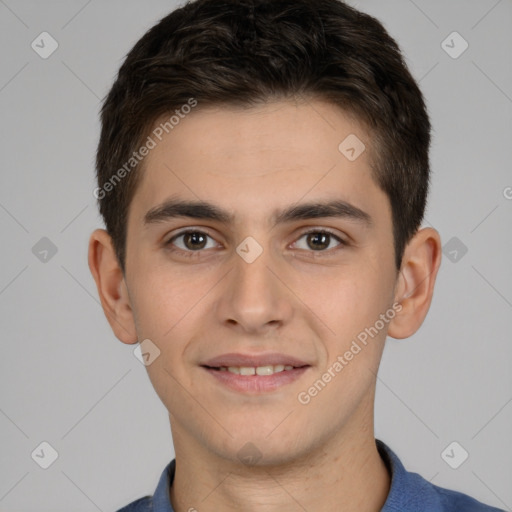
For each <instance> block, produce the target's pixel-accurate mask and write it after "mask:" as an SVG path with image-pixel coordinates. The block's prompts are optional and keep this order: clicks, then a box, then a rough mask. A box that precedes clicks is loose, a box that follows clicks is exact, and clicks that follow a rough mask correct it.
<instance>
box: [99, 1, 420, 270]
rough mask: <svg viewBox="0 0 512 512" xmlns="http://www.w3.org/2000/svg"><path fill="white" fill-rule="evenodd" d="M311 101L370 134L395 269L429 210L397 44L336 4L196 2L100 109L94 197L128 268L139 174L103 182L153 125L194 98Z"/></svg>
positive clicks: (413, 94) (122, 73) (159, 33)
mask: <svg viewBox="0 0 512 512" xmlns="http://www.w3.org/2000/svg"><path fill="white" fill-rule="evenodd" d="M306 96H307V97H311V98H318V99H322V100H327V101H329V102H331V103H333V104H335V105H338V106H340V107H342V108H343V110H344V111H345V112H347V113H348V114H351V115H353V116H355V118H356V119H357V120H358V121H359V122H361V123H362V125H363V126H365V127H366V128H367V129H368V133H369V134H370V135H371V140H370V142H371V146H372V151H371V153H370V154H371V155H372V159H371V160H372V173H373V178H374V180H375V182H376V183H377V184H378V185H379V187H380V188H381V189H382V190H383V191H384V192H385V193H386V194H387V196H388V197H389V200H390V204H391V210H392V219H393V236H394V245H395V262H396V267H397V269H399V268H400V265H401V260H402V256H403V250H404V248H405V245H406V244H407V242H408V241H409V240H410V238H411V237H412V236H413V235H414V233H415V232H416V231H417V230H418V228H419V226H420V223H421V221H422V219H423V215H424V210H425V205H426V199H427V193H428V187H429V174H430V169H429V146H430V121H429V118H428V114H427V111H426V106H425V103H424V100H423V96H422V93H421V91H420V89H419V88H418V85H417V84H416V82H415V80H414V78H413V77H412V76H411V74H410V72H409V71H408V69H407V66H406V64H405V62H404V60H403V58H402V55H401V53H400V50H399V48H398V45H397V44H396V42H395V41H394V40H393V38H391V37H390V36H389V34H388V33H387V32H386V30H385V28H384V27H383V26H382V24H381V23H380V22H379V21H377V20H376V19H375V18H373V17H371V16H369V15H367V14H364V13H361V12H359V11H357V10H356V9H354V8H352V7H350V6H348V5H347V4H345V3H344V2H342V1H340V0H196V1H192V2H188V3H186V4H185V5H184V6H182V7H180V8H179V9H176V10H175V11H173V12H171V13H170V14H169V15H168V16H166V17H165V18H163V19H162V20H160V21H159V22H158V23H157V24H156V25H155V26H153V27H152V28H151V29H150V30H149V31H148V32H147V33H146V34H145V35H144V36H143V37H142V38H141V39H140V40H139V41H138V42H137V43H136V44H135V46H134V47H133V48H132V50H131V51H130V52H129V53H128V55H127V57H126V59H125V61H124V63H123V64H122V66H121V68H120V70H119V73H118V76H117V78H116V80H115V82H114V84H113V86H112V88H111V90H110V92H109V93H108V95H107V97H106V99H105V101H104V103H103V107H102V110H101V123H102V129H101V136H100V140H99V144H98V151H97V155H96V170H97V179H98V189H96V191H101V194H96V196H97V198H98V201H99V208H100V212H101V214H102V216H103V219H104V221H105V226H106V229H107V231H108V232H109V234H110V236H111V237H112V240H113V245H114V248H115V251H116V255H117V258H118V261H119V264H120V266H121V268H122V269H123V271H124V268H125V257H126V254H125V245H126V231H127V229H126V228H127V218H128V209H129V206H130V202H131V200H132V198H133V195H134V192H135V189H136V186H137V182H138V177H139V176H140V173H141V172H142V167H141V165H136V166H133V171H131V170H129V171H131V172H124V173H122V175H123V179H120V180H118V182H116V183H114V184H113V185H112V186H109V187H108V193H106V190H107V187H105V184H107V183H111V184H112V177H113V176H114V174H115V173H116V171H117V170H121V168H122V167H123V165H124V166H125V169H126V162H127V161H128V160H129V159H130V158H131V157H132V154H133V153H134V151H137V149H138V148H139V147H140V146H141V144H143V141H144V140H145V139H146V137H147V136H148V134H149V133H151V130H152V129H153V127H154V125H155V123H156V122H157V120H159V119H160V118H161V117H162V116H163V115H167V114H172V113H173V112H174V111H175V109H178V108H180V107H181V106H182V105H185V104H187V103H189V102H190V99H191V98H194V101H197V102H198V104H199V106H210V105H223V104H224V105H238V106H242V107H243V106H247V107H249V106H254V105H257V104H259V103H262V102H266V101H269V100H273V99H287V98H300V97H302V98H304V97H306ZM340 142H341V141H340ZM118 177H119V174H118ZM109 180H110V181H109Z"/></svg>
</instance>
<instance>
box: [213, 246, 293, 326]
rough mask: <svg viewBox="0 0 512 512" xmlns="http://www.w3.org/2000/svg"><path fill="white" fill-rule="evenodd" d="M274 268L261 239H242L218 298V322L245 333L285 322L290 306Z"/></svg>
mask: <svg viewBox="0 0 512 512" xmlns="http://www.w3.org/2000/svg"><path fill="white" fill-rule="evenodd" d="M260 239H261V238H260ZM277 266H278V262H277V261H276V259H275V258H274V257H273V251H272V250H271V249H270V248H269V246H268V244H266V243H265V242H264V241H263V240H262V239H261V243H260V242H258V241H257V240H256V238H253V237H247V238H246V239H244V240H243V241H242V242H241V243H240V244H239V245H238V247H237V248H236V254H235V255H234V258H233V271H232V272H230V276H229V278H228V284H227V286H228V289H227V290H225V293H223V296H222V297H221V305H222V307H221V308H220V310H219V311H220V314H221V315H222V318H221V320H222V321H224V322H227V321H228V322H230V323H233V322H235V323H236V324H239V325H241V326H242V327H244V328H245V329H247V330H257V329H260V328H262V327H264V326H265V325H267V324H269V323H274V324H275V323H276V322H284V321H286V320H287V319H288V317H289V315H290V314H291V305H290V304H289V303H288V301H289V297H288V296H287V294H286V289H285V287H283V286H282V284H281V283H280V281H279V280H278V279H276V277H275V275H274V272H275V270H274V268H276V267H277ZM270 269H272V270H274V272H272V271H271V270H270Z"/></svg>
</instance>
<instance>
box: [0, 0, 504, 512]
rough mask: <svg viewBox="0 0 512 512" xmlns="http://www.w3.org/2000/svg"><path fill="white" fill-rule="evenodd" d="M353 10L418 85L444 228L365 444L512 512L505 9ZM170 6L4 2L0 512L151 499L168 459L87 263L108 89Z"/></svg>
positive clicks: (154, 414) (384, 373)
mask: <svg viewBox="0 0 512 512" xmlns="http://www.w3.org/2000/svg"><path fill="white" fill-rule="evenodd" d="M351 3H352V4H353V5H354V6H356V7H359V8H360V9H362V10H364V11H366V12H368V13H370V14H372V15H375V16H376V17H377V18H379V19H380V20H381V21H382V22H383V23H384V24H385V26H386V27H387V29H388V30H389V31H390V33H391V35H392V36H394V37H395V38H396V39H397V40H398V42H399V44H400V45H401V47H402V49H403V51H404V54H405V56H406V58H407V62H408V64H409V65H410V68H411V71H412V72H413V74H414V76H415V77H416V78H417V79H418V80H420V86H421V88H422V90H423V91H424V93H425V96H426V99H427V101H428V106H429V111H430V114H431V118H432V123H433V126H434V140H433V147H432V153H431V155H432V169H433V183H432V191H431V197H430V203H429V208H428V212H427V216H426V222H425V225H432V226H434V227H435V228H436V229H438V230H439V232H440V234H441V236H442V239H443V244H446V243H448V241H449V240H450V239H452V238H453V237H456V240H454V241H452V242H451V244H452V245H449V246H448V248H447V249H446V251H445V252H446V254H447V256H445V257H444V258H443V263H442V266H441V270H440V274H439V277H438V282H437V288H436V292H435V294H434V300H433V304H432V307H431V310H430V313H429V316H428V318H427V320H426V321H425V323H424V325H423V326H422V327H421V329H420V330H419V332H418V333H417V334H416V335H414V336H413V337H412V338H411V339H409V340H403V341H396V340H393V339H389V340H388V344H387V348H386V350H385V355H384V359H383V362H382V367H381V371H380V375H379V381H378V390H377V403H376V416H377V420H376V433H377V437H379V438H380V439H382V440H384V441H385V442H387V443H388V444H389V445H390V446H391V447H392V448H393V449H394V450H395V451H396V452H397V453H398V455H399V456H400V457H401V458H402V460H403V462H404V464H405V465H406V466H407V467H408V469H410V470H413V471H416V472H419V473H421V474H422V475H423V476H424V477H425V478H427V479H428V480H431V481H432V482H433V483H435V484H437V485H441V486H445V487H449V488H454V489H457V490H461V491H463V492H466V493H470V494H471V495H473V496H474V497H476V498H477V499H480V500H482V501H484V502H487V503H490V504H493V505H495V506H497V507H500V508H503V509H505V510H511V507H512V486H511V482H512V464H511V460H512V441H511V437H510V432H511V425H512V422H511V420H512V403H511V402H512V372H511V371H510V368H511V360H512V343H511V336H510V319H511V316H512V315H511V313H512V274H511V270H510V254H511V253H512V251H511V249H512V229H510V227H511V220H512V199H511V198H512V188H507V187H512V173H511V170H510V169H511V164H510V161H511V156H512V155H511V151H510V147H511V142H512V121H511V120H512V115H511V114H512V66H511V59H510V51H511V49H512V2H511V1H510V0H501V1H497V0H479V1H475V0H473V1H467V0H456V1H449V2H446V1H441V0H436V1H426V0H415V1H412V0H385V1H382V0H381V1H378V0H361V1H359V2H355V1H352V2H351ZM175 5H176V3H175V2H173V1H156V0H154V1H151V2H136V1H121V0H116V1H103V2H100V1H99V0H92V1H89V2H87V1H85V0H80V1H60V2H58V1H52V2H50V1H46V2H41V1H37V2H36V1H26V0H20V1H15V0H0V34H1V38H2V43H1V45H0V54H1V59H2V60H1V62H2V65H1V71H0V106H1V112H2V123H1V124H2V134H1V144H2V165H1V173H0V176H1V182H0V227H1V233H2V244H1V247H2V251H1V263H2V264H1V267H0V308H1V318H0V322H1V324H0V325H1V328H2V359H1V363H0V364H1V368H0V390H1V391H0V393H1V395H0V434H1V454H0V510H1V511H15V510H16V511H36V510H37V511H50V510H51V511H53V512H58V511H67V512H68V511H70V510H74V511H94V510H101V511H109V510H116V509H117V508H118V507H120V506H122V505H124V504H126V503H128V502H129V501H131V500H134V499H136V498H138V497H141V496H142V495H144V494H152V493H153V491H154V488H155V486H156V483H157V479H158V477H159V476H160V473H161V471H162V470H163V468H164V466H165V465H166V464H167V463H168V461H169V460H170V459H171V458H172V457H173V451H172V439H171V435H170V430H169V425H168V417H167V411H166V410H165V408H164V407H163V405H162V403H161V402H160V400H159V399H158V397H157V395H156V393H155V392H154V391H153V389H152V386H151V384H150V382H149V379H148V377H147V374H146V370H145V368H144V366H143V365H142V364H141V363H139V361H138V360H137V359H136V358H135V357H134V355H133V348H134V347H133V346H127V345H123V344H122V343H120V342H119V341H117V339H116V338H115V337H114V336H113V334H112V332H111V331H110V328H109V326H108V324H107V321H106V320H105V318H104V316H103V312H102V310H101V308H100V305H99V302H98V298H97V293H96V289H95V285H94V282H93V280H92V277H91V276H90V274H89V270H88V267H87V261H86V254H87V243H88V237H89V234H90V232H91V231H92V230H93V229H94V228H95V227H98V226H101V220H100V218H99V215H98V214H97V211H96V206H95V200H94V197H93V194H92V191H93V189H94V186H95V185H94V178H93V169H94V167H93V158H94V151H95V146H96V143H97V139H98V135H99V123H98V109H99V102H100V99H101V98H102V97H103V96H104V95H105V94H106V93H107V91H108V88H109V87H110V85H111V84H112V80H113V77H114V75H115V73H117V69H118V67H119V65H120V63H121V60H122V58H123V57H124V55H125V54H126V52H127V51H128V50H129V49H130V48H131V46H132V45H133V44H134V43H135V42H136V40H137V39H138V38H139V37H140V36H142V34H143V33H144V32H145V31H146V30H147V29H148V28H149V27H150V26H151V25H152V24H154V23H155V22H156V21H157V20H159V19H160V18H161V17H163V16H164V15H165V14H167V13H168V12H169V11H170V10H172V8H173V7H174V6H175ZM43 31H47V32H49V33H50V34H51V35H52V37H53V38H54V39H55V40H57V42H58V44H59V47H58V49H57V50H56V51H55V53H53V54H52V55H51V56H50V57H49V58H47V59H42V58H41V57H40V56H39V55H38V54H37V53H36V52H35V51H34V50H33V49H32V48H31V42H32V41H33V40H35V39H36V37H37V36H38V35H39V34H40V33H41V32H43ZM453 31H457V32H458V33H460V34H461V36H462V37H463V38H464V39H465V40H466V41H467V42H468V43H469V48H468V49H467V50H466V51H465V52H464V53H463V54H462V55H460V56H459V57H458V58H456V59H455V58H452V57H451V56H450V55H448V53H447V52H446V51H445V50H444V49H443V47H442V46H441V43H442V41H444V40H445V39H446V37H447V36H448V35H449V34H451V33H452V32H453ZM445 44H449V45H450V46H453V48H452V49H451V51H452V52H453V51H457V50H459V49H460V48H461V41H460V40H458V39H455V40H454V42H453V43H452V42H451V40H450V39H448V42H447V43H445ZM46 48H48V46H46ZM507 197H508V198H507ZM43 237H47V238H48V239H50V240H51V242H52V243H53V244H54V245H55V247H56V248H57V253H56V254H55V255H52V253H51V252H49V253H48V254H47V255H45V254H44V252H41V251H42V250H43V249H44V248H45V247H47V244H48V242H47V241H43V242H39V241H40V239H41V238H43ZM38 242H39V245H36V244H37V243H38ZM45 244H46V245H45ZM462 244H463V245H462ZM34 246H36V248H35V249H34V250H33V247H34ZM463 246H465V247H467V253H466V254H464V255H463V250H462V249H463ZM453 251H456V253H454V252H453ZM450 252H451V254H449V253H450ZM34 253H35V254H34ZM455 256H456V260H455V261H451V260H450V258H452V259H454V258H455ZM44 257H46V261H41V258H43V259H44ZM43 441H46V442H48V443H50V445H51V446H53V447H54V449H55V450H56V451H57V452H58V458H57V460H56V461H55V462H54V463H53V464H52V465H51V466H50V467H49V468H48V469H42V468H41V467H40V466H39V465H38V464H36V462H35V460H34V459H36V460H37V457H34V459H33V458H32V457H31V454H32V452H33V451H34V449H36V448H37V447H38V446H39V445H40V443H41V442H43ZM452 441H457V442H458V443H459V444H460V445H461V446H462V447H463V448H464V449H465V450H467V452H469V458H468V459H467V460H466V461H465V462H464V464H462V465H461V466H460V467H459V468H458V469H452V468H451V467H449V466H448V464H447V463H446V462H445V460H443V458H442V457H441V453H442V452H443V450H444V449H445V448H446V447H447V446H448V445H449V444H450V443H451V442H452ZM43 452H44V450H43ZM39 453H40V454H41V452H39ZM44 453H45V455H44V456H43V455H40V459H39V460H42V459H43V458H44V457H47V456H48V453H49V452H48V450H46V452H44ZM461 453H462V452H460V449H459V448H456V450H455V451H454V452H451V453H450V454H451V455H452V460H456V459H457V458H458V457H460V454H461Z"/></svg>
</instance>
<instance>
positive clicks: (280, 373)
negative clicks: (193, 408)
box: [200, 354, 311, 394]
mask: <svg viewBox="0 0 512 512" xmlns="http://www.w3.org/2000/svg"><path fill="white" fill-rule="evenodd" d="M200 366H201V367H202V368H204V369H205V370H206V371H207V372H208V373H209V374H210V375H211V376H212V377H213V378H214V379H215V380H216V381H217V382H218V383H220V384H221V385H222V386H224V387H227V388H229V389H230V390H232V391H236V392H242V393H249V394H251V393H252V394H261V393H265V392H270V391H275V390H277V389H279V388H281V387H282V386H285V385H287V384H290V383H291V382H294V381H295V380H297V379H298V378H300V377H301V376H302V375H303V374H304V373H305V372H306V371H307V370H308V368H310V367H311V365H309V364H307V363H306V362H304V361H301V360H299V359H297V358H294V357H291V356H287V355H284V354H267V355H256V356H250V355H243V354H224V355H223V356H219V357H217V358H214V359H211V360H209V361H206V362H205V363H204V364H201V365H200Z"/></svg>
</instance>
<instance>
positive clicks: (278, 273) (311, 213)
mask: <svg viewBox="0 0 512 512" xmlns="http://www.w3.org/2000/svg"><path fill="white" fill-rule="evenodd" d="M101 121H102V130H101V136H100V141H99V146H98V152H97V176H98V188H97V189H96V191H95V195H96V197H97V198H98V200H99V207H100V212H101V214H102V216H103V218H104V221H105V225H106V231H103V230H98V231H97V232H95V233H94V234H93V236H92V237H91V244H90V251H89V263H90V267H91V270H92V272H93V275H94V277H95V279H96V283H97V285H98V290H99V293H100V297H101V300H102V304H103V307H104V310H105V313H106V315H107V318H108V319H109V322H110V324H111V326H112V328H113V330H114V332H115V333H116V335H117V337H118V338H119V339H120V340H121V341H123V342H125V343H135V342H137V341H142V340H144V339H149V340H151V343H152V344H153V345H154V346H156V347H157V348H158V350H159V351H160V356H159V357H158V358H156V359H155V360H154V362H152V363H151V364H150V365H149V366H148V367H147V368H148V372H149V375H150V378H151V380H152V382H153V384H154V386H155V389H156V391H157V393H158V394H159V396H160V397H161V399H162V401H163V402H164V404H165V405H166V406H167V408H168V410H169V413H170V416H171V424H172V423H174V427H173V435H174V437H175V440H176V439H177V438H180V437H181V438H184V437H187V438H188V439H189V441H190V442H192V443H196V445H197V446H203V447H208V448H209V449H210V450H211V451H212V452H215V453H217V454H219V455H221V456H225V457H235V455H236V453H237V449H239V448H240V447H242V446H243V445H244V444H245V442H248V441H251V442H253V444H255V445H257V446H260V447H261V448H262V449H261V451H262V452H263V454H264V455H266V456H267V460H270V459H271V458H272V457H274V458H275V460H276V461H277V460H278V459H279V460H282V457H284V455H283V454H284V453H286V454H287V455H286V456H288V457H292V456H296V455H297V454H298V452H299V451H301V450H302V451H304V450H306V451H307V449H308V447H309V448H311V446H313V445H315V443H316V445H319V444H320V443H321V442H322V441H325V440H326V439H328V438H329V436H332V435H333V432H335V431H340V430H341V431H345V432H349V431H352V430H353V429H354V428H356V427H357V426H359V427H361V426H362V424H363V423H364V424H365V426H366V427H367V428H371V425H370V423H371V414H372V413H371V409H372V406H373V391H374V386H375V374H376V372H377V369H378V364H379V361H380V357H381V354H382V350H383V346H384V340H385V338H386V335H387V334H389V335H391V336H394V337H397V338H404V337H407V336H410V335H411V334H412V333H413V332H415V331H416V330H417V329H418V328H419V326H420V325H421V323H422V321H423V318H424V317H425V315H426V313H427V311H428V308H429V305H430V301H431V297H432V291H433V285H434V281H435V277H436V273H437V269H438V266H439V262H440V251H439V246H440V242H439V237H438V235H437V233H436V232H435V231H434V230H432V229H428V228H427V229H423V230H420V229H419V228H420V224H421V221H422V219H423V215H424V210H425V205H426V198H427V192H428V185H429V156H428V154H429V144H430V123H429V119H428V115H427V111H426V107H425V103H424V100H423V97H422V94H421V92H420V90H419V88H418V87H417V84H416V83H415V81H414V79H413V78H412V76H411V75H410V73H409V71H408V70H407V67H406V65H405V63H404V61H403V58H402V56H401V54H400V51H399V48H398V47H397V45H396V43H395V41H394V40H393V39H392V38H391V37H390V36H389V35H388V34H387V32H386V31H385V29H384V28H383V26H382V25H381V24H380V23H379V22H378V21H377V20H375V19H374V18H372V17H370V16H368V15H365V14H363V13H360V12H358V11H357V10H355V9H353V8H351V7H349V6H348V5H346V4H344V3H343V2H340V1H338V0H277V1H276V0H242V1H236V2H235V1H232V0H197V1H195V2H191V3H187V4H186V5H184V6H183V7H181V8H179V9H177V10H175V11H174V12H172V13H171V14H170V15H168V16H167V17H165V18H163V19H162V20H161V21H160V22H159V23H158V24H157V25H155V26H154V27H153V28H151V29H150V30H149V31H148V32H147V33H146V34H145V35H144V36H143V37H142V38H141V39H140V40H139V41H138V42H137V43H136V45H135V46H134V47H133V49H132V50H131V51H130V52H129V54H128V55H127V57H126V59H125V61H124V63H123V65H122V66H121V69H120V71H119V74H118V76H117V78H116V80H115V82H114V85H113V86H112V89H111V90H110V92H109V94H108V96H107V98H106V100H105V102H104V105H103V108H102V113H101ZM346 141H348V142H346ZM171 200H172V204H171ZM190 203H194V204H190ZM335 203H336V204H335ZM340 203H342V204H341V205H340ZM311 205H314V207H312V206H311ZM333 212H336V215H335V214H333ZM340 212H341V213H340ZM184 228H187V230H188V231H193V232H194V233H195V234H193V233H191V234H189V235H186V234H184V231H186V230H185V229H184ZM192 228H193V229H192ZM305 228H308V232H309V231H314V230H313V229H312V228H317V229H316V231H314V233H316V235H313V234H309V235H308V234H307V233H305V231H306V230H305ZM325 231H328V232H329V233H330V234H327V235H326V234H325ZM319 232H320V233H319ZM322 232H323V234H322ZM179 235H181V236H179ZM301 240H302V242H301ZM304 240H306V242H304ZM198 241H199V247H198V246H197V245H196V244H197V243H198ZM318 241H321V244H320V245H317V243H318ZM204 242H206V245H203V243H204ZM315 242H316V243H315ZM244 244H245V245H244ZM322 244H324V245H325V246H326V247H323V246H322ZM315 249H316V250H315ZM244 253H245V254H244ZM248 254H251V257H247V256H248ZM377 322H379V323H378V324H377ZM381 324H382V327H381ZM362 333H366V339H364V334H362ZM363 339H364V341H363ZM357 340H359V342H358V341H357ZM354 342H355V345H354ZM356 346H357V347H358V348H356ZM270 352H279V353H284V354H287V355H292V354H294V355H295V356H296V357H297V359H298V360H299V362H302V363H304V369H303V370H301V371H302V373H301V374H300V375H299V376H298V377H297V378H296V379H295V380H294V381H293V382H291V383H289V384H287V385H285V386H283V387H282V388H279V389H276V390H274V391H272V392H271V393H263V394H261V393H257V392H255V393H250V394H249V396H248V395H247V394H245V393H242V394H240V393H237V392H233V390H231V389H227V388H226V387H225V386H224V387H223V386H222V385H220V384H217V381H216V380H215V379H216V378H217V377H216V376H212V369H211V368H210V369H208V368H207V366H208V365H207V364H206V363H208V362H212V360H213V359H215V358H217V357H218V356H220V355H222V354H226V353H243V354H251V355H258V354H259V355H261V356H262V357H263V358H264V357H265V354H269V353H270ZM348 352H351V353H352V356H349V355H348ZM344 354H347V358H348V357H349V358H350V359H348V360H347V358H344V357H343V356H344ZM340 356H341V358H342V359H343V361H345V362H344V363H342V362H341V361H340V360H339V359H338V358H339V357H340ZM336 361H337V362H338V363H339V365H341V366H342V368H341V369H340V366H339V365H338V366H336V367H335V368H334V366H333V365H335V362H336ZM345 363H346V364H345ZM219 364H220V363H219ZM240 366H242V365H240ZM219 368H220V366H219ZM213 371H217V370H213ZM219 371H220V370H219ZM326 372H327V373H328V374H330V375H331V377H330V378H329V377H325V378H324V376H325V374H326ZM319 379H320V380H321V381H322V382H323V383H324V387H325V389H324V387H322V384H320V383H319ZM322 379H323V380H322ZM326 380H327V381H328V382H325V381H326ZM315 382H316V383H317V384H316V385H314V383H315ZM311 386H313V387H314V388H315V389H317V391H316V392H315V391H314V390H311V392H309V391H308V389H311ZM320 388H321V389H320ZM340 390H344V393H343V397H342V398H341V399H340V398H339V395H340ZM320 391H321V392H320ZM301 393H302V395H301ZM301 396H302V399H301V398H300V397H301ZM191 397H194V399H192V398H191ZM200 397H201V398H200ZM308 397H309V398H308ZM336 397H338V398H336ZM312 398H314V400H312ZM197 400H201V401H204V403H205V404H210V407H211V409H210V410H209V411H206V412H205V408H204V406H203V407H199V406H198V405H197V404H198V402H197ZM333 404H335V405H336V407H333ZM185 411H188V412H185ZM287 413H290V414H293V418H294V419H293V421H290V422H284V423H283V425H282V426H281V427H280V429H279V430H278V431H276V432H275V434H273V435H272V436H270V437H267V433H268V432H270V431H272V429H273V428H275V426H276V425H277V424H278V423H279V422H280V420H282V419H283V418H284V416H285V415H286V414H287ZM212 417H214V418H222V421H221V422H220V421H217V420H216V421H214V422H211V418H212ZM247 418H250V421H248V419H247ZM173 419H174V421H173ZM205 421H206V422H208V421H210V425H211V426H210V428H205V427H204V423H205ZM316 423H318V425H316ZM314 424H315V425H316V426H315V425H314ZM314 426H315V428H313V427H314ZM174 429H175V430H174ZM283 439H286V440H287V441H286V442H283ZM306 451H304V453H306Z"/></svg>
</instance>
